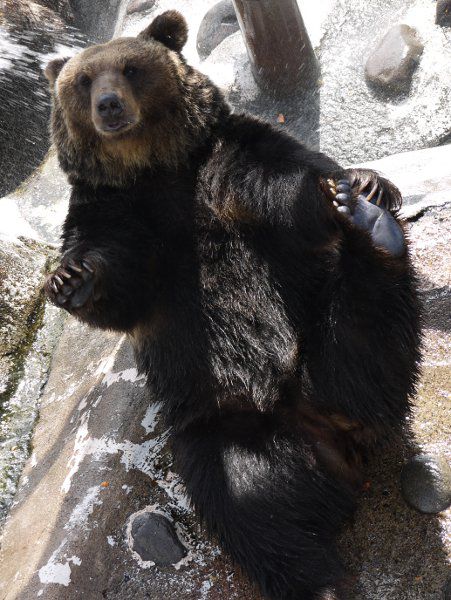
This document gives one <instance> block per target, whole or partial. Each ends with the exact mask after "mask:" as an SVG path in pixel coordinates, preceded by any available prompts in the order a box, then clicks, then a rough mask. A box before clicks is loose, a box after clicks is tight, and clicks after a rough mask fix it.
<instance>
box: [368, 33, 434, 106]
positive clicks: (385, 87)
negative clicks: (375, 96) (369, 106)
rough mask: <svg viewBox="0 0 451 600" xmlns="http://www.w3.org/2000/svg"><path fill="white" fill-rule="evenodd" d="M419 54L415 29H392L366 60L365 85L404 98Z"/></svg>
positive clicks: (419, 49)
mask: <svg viewBox="0 0 451 600" xmlns="http://www.w3.org/2000/svg"><path fill="white" fill-rule="evenodd" d="M422 53H423V44H422V43H421V41H420V39H419V36H418V33H417V32H416V31H415V29H413V28H412V27H409V26H408V25H396V26H395V27H392V29H390V31H388V32H387V34H386V35H385V36H384V38H383V39H382V40H381V42H380V44H379V45H378V46H377V48H376V49H375V50H374V52H373V53H372V54H371V56H370V57H369V58H368V60H367V63H366V67H365V76H366V79H367V81H368V83H369V84H370V85H372V86H373V87H374V88H376V89H378V90H381V91H383V92H386V93H387V94H391V95H392V94H408V93H409V90H410V87H411V85H412V76H413V73H414V71H415V68H416V67H417V65H418V62H419V59H420V56H421V55H422Z"/></svg>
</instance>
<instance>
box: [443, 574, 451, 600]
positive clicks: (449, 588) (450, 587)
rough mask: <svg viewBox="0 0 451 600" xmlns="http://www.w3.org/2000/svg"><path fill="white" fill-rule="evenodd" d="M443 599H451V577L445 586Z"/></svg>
mask: <svg viewBox="0 0 451 600" xmlns="http://www.w3.org/2000/svg"><path fill="white" fill-rule="evenodd" d="M443 600H451V577H450V578H449V579H448V581H447V582H446V583H445V587H444V588H443Z"/></svg>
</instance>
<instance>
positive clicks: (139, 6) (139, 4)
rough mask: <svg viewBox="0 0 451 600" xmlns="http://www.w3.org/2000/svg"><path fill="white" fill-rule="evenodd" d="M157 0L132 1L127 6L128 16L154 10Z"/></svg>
mask: <svg viewBox="0 0 451 600" xmlns="http://www.w3.org/2000/svg"><path fill="white" fill-rule="evenodd" d="M154 4H155V0H132V1H131V2H130V4H129V5H128V6H127V14H128V15H131V14H133V13H137V12H143V11H145V10H149V9H150V8H153V6H154Z"/></svg>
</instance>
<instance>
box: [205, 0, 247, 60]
mask: <svg viewBox="0 0 451 600" xmlns="http://www.w3.org/2000/svg"><path fill="white" fill-rule="evenodd" d="M238 29H239V25H238V20H237V17H236V14H235V9H234V7H233V3H232V1H231V0H221V2H218V3H217V4H215V5H214V6H213V8H211V9H210V10H209V11H208V12H207V14H206V15H205V16H204V18H203V20H202V23H201V24H200V27H199V31H198V34H197V51H198V53H199V56H200V58H201V59H205V58H207V56H209V55H210V54H211V52H212V50H214V49H215V48H216V46H218V45H219V44H220V43H221V42H222V40H224V39H225V38H226V37H228V36H229V35H231V34H232V33H235V31H238Z"/></svg>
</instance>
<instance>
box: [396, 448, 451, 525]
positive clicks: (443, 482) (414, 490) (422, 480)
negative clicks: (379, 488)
mask: <svg viewBox="0 0 451 600" xmlns="http://www.w3.org/2000/svg"><path fill="white" fill-rule="evenodd" d="M401 489H402V493H403V496H404V499H405V500H406V502H408V503H409V504H410V505H411V506H413V508H416V509H417V510H419V511H420V512H424V513H438V512H441V511H442V510H446V509H447V508H448V507H449V505H450V504H451V468H450V466H449V464H448V462H447V461H446V460H445V459H444V458H440V457H438V458H437V457H434V456H428V455H425V456H415V457H414V458H412V459H411V460H410V461H409V462H408V463H407V464H406V465H405V467H404V468H403V471H402V475H401Z"/></svg>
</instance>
